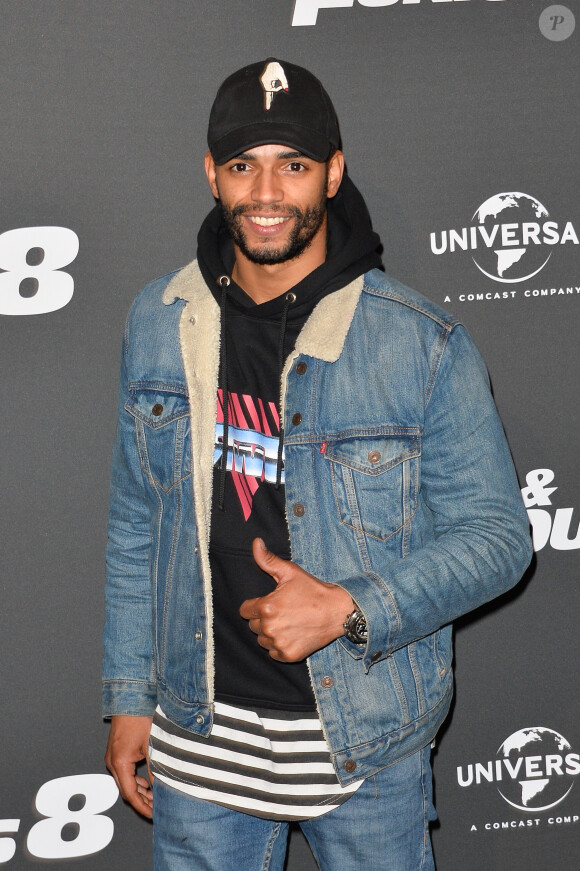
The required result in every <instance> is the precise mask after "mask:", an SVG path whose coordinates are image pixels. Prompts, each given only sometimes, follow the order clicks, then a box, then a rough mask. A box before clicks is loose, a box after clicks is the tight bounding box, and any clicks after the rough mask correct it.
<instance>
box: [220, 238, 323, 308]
mask: <svg viewBox="0 0 580 871" xmlns="http://www.w3.org/2000/svg"><path fill="white" fill-rule="evenodd" d="M325 223H326V222H325ZM234 252H235V263H234V268H233V270H232V278H233V279H234V281H235V282H236V284H238V285H239V286H240V287H241V288H242V290H244V291H245V292H246V293H247V294H248V296H249V297H250V298H251V299H253V300H254V302H255V303H257V304H258V305H259V304H260V303H263V302H268V301H269V300H271V299H275V298H276V297H278V296H282V294H283V293H286V291H287V290H290V288H291V287H294V286H295V285H296V284H298V283H299V282H300V281H302V279H304V278H306V276H307V275H310V273H311V272H313V271H314V270H315V269H316V268H317V267H318V266H321V265H322V264H323V263H324V261H325V260H326V226H324V228H323V232H321V233H319V234H317V236H316V237H315V238H314V239H313V240H312V243H311V244H310V245H309V247H308V248H307V249H306V250H305V251H303V252H302V254H300V256H299V257H295V258H294V259H293V260H285V261H284V262H283V263H273V264H262V263H253V262H252V261H251V260H248V258H247V257H246V256H245V255H244V254H243V253H242V251H240V249H239V248H238V246H237V245H235V244H234Z"/></svg>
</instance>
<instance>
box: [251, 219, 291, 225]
mask: <svg viewBox="0 0 580 871" xmlns="http://www.w3.org/2000/svg"><path fill="white" fill-rule="evenodd" d="M287 220H288V218H261V217H250V221H251V222H252V224H258V226H260V227H274V226H275V225H276V224H283V223H284V221H287Z"/></svg>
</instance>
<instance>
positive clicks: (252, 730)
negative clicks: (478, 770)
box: [104, 58, 531, 871]
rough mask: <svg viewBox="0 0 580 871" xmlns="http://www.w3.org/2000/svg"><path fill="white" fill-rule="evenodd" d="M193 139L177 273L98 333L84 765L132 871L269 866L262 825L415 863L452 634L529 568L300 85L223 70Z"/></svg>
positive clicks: (513, 502) (454, 377)
mask: <svg viewBox="0 0 580 871" xmlns="http://www.w3.org/2000/svg"><path fill="white" fill-rule="evenodd" d="M208 144H209V152H208V153H207V155H206V158H205V169H206V173H207V177H208V181H209V185H210V189H211V192H212V194H213V195H214V197H215V198H216V200H217V206H216V208H215V209H214V210H213V211H212V212H211V213H210V215H209V216H208V218H207V219H206V221H205V222H204V224H203V226H202V228H201V230H200V233H199V240H198V257H197V261H195V262H193V263H192V264H190V265H189V266H187V267H185V268H184V269H182V270H179V271H177V272H175V273H173V274H171V275H169V276H165V277H164V278H162V279H159V280H158V281H155V282H153V283H152V284H151V285H149V286H148V287H147V288H146V289H145V290H144V291H143V292H142V293H141V294H140V295H139V297H138V298H137V300H136V302H135V304H134V306H133V309H132V311H131V314H130V316H129V320H128V323H127V329H126V333H125V342H124V349H123V364H122V372H121V394H120V404H119V426H118V434H117V439H116V446H115V453H114V462H113V475H112V487H111V514H110V526H109V546H108V585H107V626H106V630H105V647H106V649H105V662H104V687H105V690H104V697H105V702H104V711H105V715H106V716H110V717H112V725H111V733H110V739H109V745H108V748H107V756H106V761H107V765H108V767H109V769H110V770H111V772H112V773H113V775H114V777H115V779H116V781H117V783H118V785H119V788H120V790H121V793H122V795H123V796H124V798H125V799H126V800H127V801H129V802H130V803H131V804H132V805H133V807H134V808H135V809H136V810H138V811H140V812H141V813H142V814H144V815H145V816H149V817H151V816H152V815H153V817H154V822H155V827H154V843H155V867H156V869H157V871H160V869H171V871H185V869H186V868H187V869H191V868H195V869H200V868H204V869H215V871H227V869H234V868H235V869H236V871H238V869H244V871H246V869H247V871H254V869H265V868H268V869H272V871H273V869H282V867H283V864H284V856H285V850H286V837H287V832H288V822H289V821H291V820H298V821H299V822H300V826H301V828H302V830H303V832H304V834H305V835H306V837H307V839H308V841H309V843H310V845H311V847H312V850H313V852H314V854H315V857H316V860H317V862H318V863H319V866H320V867H321V868H322V869H324V871H330V869H333V871H336V869H340V871H360V869H361V868H367V869H372V871H381V869H385V871H386V869H391V871H395V869H396V871H417V869H432V868H433V867H434V866H433V858H432V852H431V845H430V838H429V822H430V821H431V820H433V819H434V818H435V811H434V808H433V804H432V795H431V769H430V761H429V755H430V745H431V744H432V742H433V741H434V739H435V735H436V733H437V730H438V728H439V726H440V725H441V723H442V721H443V720H444V718H445V716H446V714H447V712H448V709H449V704H450V701H451V695H452V672H451V658H452V651H451V623H452V621H453V620H454V619H455V618H456V617H458V616H459V615H460V614H463V613H465V612H467V611H469V610H470V609H473V608H476V607H477V606H479V605H481V604H482V603H484V602H486V601H488V600H489V599H491V598H493V597H494V596H497V595H498V594H500V593H501V592H503V591H505V590H506V589H508V588H509V587H511V586H512V585H513V584H515V583H516V582H517V581H518V579H519V578H520V576H521V574H522V573H523V571H524V569H525V567H526V566H527V564H528V561H529V558H530V553H531V549H530V541H529V534H528V527H527V521H526V517H525V512H524V510H523V506H522V503H521V499H520V494H519V489H518V484H517V481H516V477H515V473H514V469H513V465H512V461H511V459H510V455H509V451H508V448H507V445H506V442H505V438H504V435H503V431H502V428H501V424H500V422H499V420H498V417H497V413H496V410H495V407H494V404H493V401H492V399H491V396H490V392H489V387H488V383H487V378H486V373H485V369H484V367H483V364H482V362H481V359H480V357H479V355H478V353H477V351H476V350H475V348H474V346H473V344H472V343H471V341H470V339H469V337H468V336H467V334H466V332H465V330H464V329H463V327H462V326H461V325H459V324H457V323H456V321H455V320H454V319H453V318H452V317H451V316H449V315H448V314H446V313H445V312H444V311H442V310H441V309H439V308H438V307H437V306H435V305H434V304H433V303H431V302H430V301H428V300H427V299H425V298H423V297H422V296H420V295H419V294H417V293H415V292H414V291H411V290H409V289H408V288H406V287H403V286H402V285H401V284H399V283H398V282H396V281H394V280H392V279H390V278H388V277H387V276H386V275H385V274H384V273H383V272H382V271H380V269H379V267H380V259H379V257H378V254H377V247H378V244H379V240H378V237H377V236H376V234H375V233H373V231H372V229H371V225H370V220H369V218H368V214H367V211H366V207H365V204H364V202H363V200H362V197H361V195H360V193H359V192H358V191H357V189H356V188H355V186H354V185H353V183H352V182H351V181H350V179H349V177H348V176H347V175H346V174H345V171H344V159H343V155H342V152H341V151H340V150H339V145H340V140H339V131H338V123H337V119H336V115H335V111H334V108H333V106H332V103H331V101H330V98H329V97H328V95H327V94H326V92H325V91H324V89H323V87H322V85H321V84H320V82H319V81H318V80H317V79H316V78H315V77H314V76H313V75H312V74H311V73H309V72H308V71H306V70H304V69H301V68H300V67H297V66H294V65H293V64H290V63H287V62H285V61H279V60H276V59H273V58H270V59H268V60H266V61H263V62H261V63H257V64H252V65H251V66H248V67H245V68H244V69H242V70H239V71H238V72H236V73H234V74H233V75H232V76H230V77H229V78H228V79H227V80H226V81H225V82H224V83H223V85H222V86H221V88H220V89H219V91H218V94H217V97H216V100H215V102H214V105H213V108H212V112H211V116H210V122H209V130H208ZM147 757H148V758H149V765H150V772H149V773H150V775H151V777H152V779H153V789H151V787H150V783H149V781H148V780H147V779H145V778H143V777H141V776H140V775H139V774H137V773H136V766H137V764H138V763H139V762H140V761H141V760H142V759H144V758H147ZM153 793H154V798H153Z"/></svg>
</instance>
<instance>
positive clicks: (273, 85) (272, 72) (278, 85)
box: [260, 61, 288, 112]
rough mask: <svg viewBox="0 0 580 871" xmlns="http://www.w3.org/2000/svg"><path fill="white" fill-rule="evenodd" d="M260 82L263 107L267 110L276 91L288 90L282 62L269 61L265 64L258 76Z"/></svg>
mask: <svg viewBox="0 0 580 871" xmlns="http://www.w3.org/2000/svg"><path fill="white" fill-rule="evenodd" d="M260 82H261V84H262V88H263V89H264V108H265V109H266V112H268V111H269V109H270V106H271V105H272V101H273V99H274V96H275V94H277V93H278V91H287V90H288V79H287V78H286V73H285V72H284V69H283V68H282V64H279V63H278V61H270V63H269V64H266V68H265V69H264V72H263V73H262V75H261V76H260Z"/></svg>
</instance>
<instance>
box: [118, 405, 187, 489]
mask: <svg viewBox="0 0 580 871" xmlns="http://www.w3.org/2000/svg"><path fill="white" fill-rule="evenodd" d="M125 410H126V411H128V412H129V414H131V415H132V416H133V417H134V418H135V427H136V432H137V444H138V447H139V459H140V462H141V468H142V469H143V471H144V472H145V473H146V475H147V476H148V477H149V478H150V479H151V481H152V482H153V483H154V484H155V485H156V486H157V487H159V488H160V489H161V490H163V491H164V492H166V493H167V492H169V491H170V490H171V489H172V487H174V486H175V485H176V484H178V483H179V482H180V481H182V480H183V479H184V478H186V477H187V476H188V475H189V474H191V459H190V450H189V404H188V401H187V397H186V396H184V395H182V394H181V393H175V392H171V391H169V390H163V389H139V390H135V391H133V392H132V393H131V396H130V398H129V399H128V400H127V402H126V403H125Z"/></svg>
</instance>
